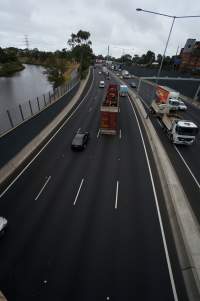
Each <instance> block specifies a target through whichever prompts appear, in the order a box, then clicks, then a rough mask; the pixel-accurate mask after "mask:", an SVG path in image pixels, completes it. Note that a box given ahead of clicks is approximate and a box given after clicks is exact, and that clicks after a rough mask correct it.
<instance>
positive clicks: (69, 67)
mask: <svg viewBox="0 0 200 301" xmlns="http://www.w3.org/2000/svg"><path fill="white" fill-rule="evenodd" d="M78 67H79V64H77V63H72V62H66V71H65V72H64V81H65V82H67V81H69V80H70V79H71V73H72V72H73V70H75V69H78Z"/></svg>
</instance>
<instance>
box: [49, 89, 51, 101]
mask: <svg viewBox="0 0 200 301" xmlns="http://www.w3.org/2000/svg"><path fill="white" fill-rule="evenodd" d="M49 103H51V93H50V91H49Z"/></svg>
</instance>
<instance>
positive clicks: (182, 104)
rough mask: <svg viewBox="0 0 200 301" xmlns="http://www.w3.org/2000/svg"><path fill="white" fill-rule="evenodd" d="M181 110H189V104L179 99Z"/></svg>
mask: <svg viewBox="0 0 200 301" xmlns="http://www.w3.org/2000/svg"><path fill="white" fill-rule="evenodd" d="M179 110H181V111H186V110H187V106H186V105H185V104H184V102H183V101H181V100H179Z"/></svg>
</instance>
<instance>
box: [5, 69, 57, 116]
mask: <svg viewBox="0 0 200 301" xmlns="http://www.w3.org/2000/svg"><path fill="white" fill-rule="evenodd" d="M25 67H26V68H25V69H24V70H22V71H20V72H17V73H16V74H15V75H14V76H12V77H0V112H4V111H5V110H7V109H10V108H13V107H15V106H16V105H17V104H20V103H24V102H27V101H28V100H29V99H35V98H36V97H37V96H40V95H42V94H44V93H47V92H48V91H49V90H51V89H52V85H51V84H50V83H49V82H48V80H47V76H46V75H45V74H44V71H45V69H44V68H43V67H41V66H34V65H25Z"/></svg>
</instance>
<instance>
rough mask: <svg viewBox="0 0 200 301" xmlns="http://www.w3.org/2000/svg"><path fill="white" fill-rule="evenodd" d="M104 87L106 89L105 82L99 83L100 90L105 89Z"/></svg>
mask: <svg viewBox="0 0 200 301" xmlns="http://www.w3.org/2000/svg"><path fill="white" fill-rule="evenodd" d="M104 87H105V82H104V81H103V80H101V81H100V83H99V88H104Z"/></svg>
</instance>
